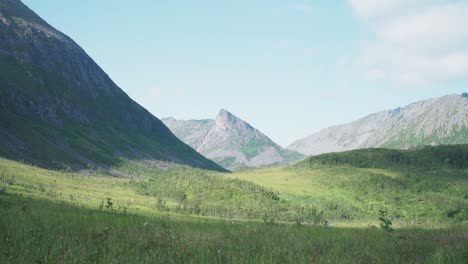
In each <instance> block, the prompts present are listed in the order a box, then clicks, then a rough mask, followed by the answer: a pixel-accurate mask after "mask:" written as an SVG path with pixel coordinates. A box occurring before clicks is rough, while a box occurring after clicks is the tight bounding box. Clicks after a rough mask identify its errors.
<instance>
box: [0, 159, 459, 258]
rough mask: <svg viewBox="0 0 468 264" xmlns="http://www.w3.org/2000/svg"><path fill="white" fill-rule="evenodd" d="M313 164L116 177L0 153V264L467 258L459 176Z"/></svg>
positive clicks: (448, 171) (127, 169)
mask: <svg viewBox="0 0 468 264" xmlns="http://www.w3.org/2000/svg"><path fill="white" fill-rule="evenodd" d="M322 165H324V164H321V166H313V167H307V166H292V167H282V168H264V169H256V170H243V171H239V172H235V173H232V174H225V173H218V172H211V171H203V170H197V169H193V168H189V167H183V166H179V167H172V168H170V169H168V170H155V169H151V168H148V167H145V166H140V164H138V163H123V164H122V165H120V166H119V167H117V168H116V169H118V170H119V171H121V172H123V174H124V175H133V176H134V178H118V177H114V176H111V175H110V174H108V173H106V172H104V171H102V170H95V171H86V172H85V171H82V172H79V173H78V172H71V171H51V170H46V169H42V168H38V167H35V166H31V165H27V164H23V163H20V162H16V161H10V160H7V159H0V216H1V217H0V234H2V236H1V237H0V263H34V262H35V263H70V262H71V263H83V262H88V263H129V262H142V263H154V262H164V263H166V262H169V263H181V262H183V263H187V262H193V263H229V262H237V263H238V262H245V263H310V262H317V263H466V262H467V260H468V250H467V248H468V230H467V229H468V224H467V220H468V217H467V208H468V172H466V171H465V170H463V169H455V168H449V167H446V168H444V167H440V168H439V169H434V168H431V169H423V168H420V167H410V166H406V167H400V168H399V167H397V166H393V167H387V168H376V167H372V168H362V167H361V168H359V167H356V166H351V165H350V164H334V165H332V166H329V164H328V165H327V166H322ZM114 175H115V174H114ZM382 209H384V210H386V211H387V212H388V215H387V216H386V217H385V218H387V219H388V220H391V221H392V222H393V225H392V228H394V232H387V231H385V230H383V229H382V228H380V227H379V224H380V223H381V221H379V210H382Z"/></svg>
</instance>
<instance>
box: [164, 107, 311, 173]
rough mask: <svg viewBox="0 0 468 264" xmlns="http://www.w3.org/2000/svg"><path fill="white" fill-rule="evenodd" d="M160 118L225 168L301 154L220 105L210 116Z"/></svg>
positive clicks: (287, 159) (277, 161) (281, 161)
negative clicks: (189, 118)
mask: <svg viewBox="0 0 468 264" xmlns="http://www.w3.org/2000/svg"><path fill="white" fill-rule="evenodd" d="M162 121H163V122H164V124H166V126H168V127H169V128H170V129H171V130H172V132H174V134H175V135H176V136H177V137H179V138H180V139H181V140H182V141H184V142H185V143H187V144H189V145H190V146H192V147H193V148H194V149H196V150H197V151H198V152H200V153H201V154H203V155H205V156H206V157H208V158H210V159H212V160H214V161H216V162H217V163H218V164H220V165H222V166H224V167H226V168H230V169H233V168H238V167H243V166H247V167H260V166H268V165H277V164H287V163H290V162H293V161H297V160H299V159H301V158H303V156H302V155H301V154H299V153H297V152H294V151H290V150H286V149H283V148H282V147H280V146H279V145H278V144H276V143H275V142H273V141H272V140H271V139H269V138H268V137H267V136H265V135H264V134H263V133H262V132H260V131H259V130H257V129H255V128H254V127H252V126H251V125H250V124H248V123H247V122H245V121H244V120H242V119H240V118H238V117H236V116H234V115H233V114H231V113H230V112H228V111H226V110H224V109H222V110H220V111H219V113H218V115H217V116H216V118H215V119H214V120H213V119H204V120H176V119H174V118H164V119H162Z"/></svg>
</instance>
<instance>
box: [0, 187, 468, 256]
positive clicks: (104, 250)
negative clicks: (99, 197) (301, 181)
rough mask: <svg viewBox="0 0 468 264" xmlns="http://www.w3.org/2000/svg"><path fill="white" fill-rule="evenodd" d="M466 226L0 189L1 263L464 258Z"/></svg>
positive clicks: (465, 253)
mask: <svg viewBox="0 0 468 264" xmlns="http://www.w3.org/2000/svg"><path fill="white" fill-rule="evenodd" d="M467 232H468V230H467V229H466V226H453V227H450V228H447V229H436V230H430V229H420V228H401V229H398V230H397V231H396V234H395V235H394V236H388V235H387V234H386V233H385V232H383V231H381V230H379V229H377V228H333V227H329V228H323V227H305V226H297V225H284V224H281V225H265V224H262V223H255V222H237V221H219V220H216V221H215V220H209V219H205V220H202V219H190V218H185V219H177V218H173V217H171V216H163V217H156V218H155V217H148V216H143V215H135V214H125V213H112V212H109V211H105V212H100V211H96V210H89V209H83V208H78V207H74V206H70V205H66V204H60V203H53V202H50V201H46V200H41V199H30V198H24V197H18V196H12V195H5V194H0V233H1V234H2V235H1V236H0V245H1V246H0V262H1V263H160V262H163V263H187V262H191V263H228V262H237V263H239V262H240V263H311V262H314V263H350V262H352V263H464V262H465V261H466V258H467V257H468V256H467V252H466V248H467V246H468V243H467V240H466V234H467Z"/></svg>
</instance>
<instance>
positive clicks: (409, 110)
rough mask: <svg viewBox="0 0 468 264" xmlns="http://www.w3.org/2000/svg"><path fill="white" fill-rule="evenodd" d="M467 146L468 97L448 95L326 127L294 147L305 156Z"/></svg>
mask: <svg viewBox="0 0 468 264" xmlns="http://www.w3.org/2000/svg"><path fill="white" fill-rule="evenodd" d="M466 143H468V98H467V97H466V96H464V94H462V95H447V96H443V97H439V98H433V99H429V100H425V101H420V102H416V103H413V104H410V105H407V106H405V107H403V108H396V109H393V110H388V111H382V112H379V113H376V114H372V115H369V116H367V117H364V118H362V119H359V120H357V121H354V122H351V123H348V124H344V125H339V126H334V127H330V128H326V129H324V130H322V131H319V132H318V133H316V134H313V135H311V136H309V137H307V138H304V139H301V140H298V141H296V142H294V143H293V144H291V145H290V146H289V147H288V149H291V150H295V151H298V152H300V153H303V154H306V155H317V154H321V153H327V152H338V151H346V150H353V149H359V148H374V147H387V148H396V149H407V148H412V147H417V146H424V145H441V144H466Z"/></svg>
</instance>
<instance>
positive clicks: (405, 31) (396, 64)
mask: <svg viewBox="0 0 468 264" xmlns="http://www.w3.org/2000/svg"><path fill="white" fill-rule="evenodd" d="M408 2H410V3H408ZM350 3H351V6H352V7H353V10H354V12H355V14H356V15H357V16H358V17H359V18H360V19H361V20H363V21H364V23H366V25H367V26H368V27H369V28H371V30H373V32H374V33H375V38H374V39H373V40H370V41H368V42H367V43H366V44H365V45H364V46H363V48H362V50H361V52H360V55H359V58H358V59H357V62H358V64H359V65H360V67H361V68H362V71H363V76H364V77H365V78H366V79H368V80H372V81H380V80H384V81H388V80H390V81H394V82H396V83H398V84H401V85H421V84H428V83H434V82H438V81H452V80H458V79H468V60H467V58H468V27H467V26H466V25H468V1H435V0H433V1H431V0H426V1H423V0H416V1H414V2H413V1H398V0H395V1H389V0H372V1H371V0H350Z"/></svg>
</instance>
